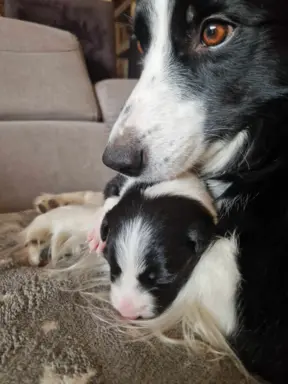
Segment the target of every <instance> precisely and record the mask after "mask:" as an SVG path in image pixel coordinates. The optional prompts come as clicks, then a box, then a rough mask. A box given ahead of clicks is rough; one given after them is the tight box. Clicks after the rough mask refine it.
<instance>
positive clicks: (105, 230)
mask: <svg viewBox="0 0 288 384" xmlns="http://www.w3.org/2000/svg"><path fill="white" fill-rule="evenodd" d="M108 235H109V223H108V219H107V215H105V216H104V219H103V220H102V223H101V227H100V237H101V240H102V241H103V242H104V241H106V240H107V237H108Z"/></svg>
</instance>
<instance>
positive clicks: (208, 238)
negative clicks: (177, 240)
mask: <svg viewBox="0 0 288 384" xmlns="http://www.w3.org/2000/svg"><path fill="white" fill-rule="evenodd" d="M215 233H216V226H215V224H214V222H213V219H212V218H211V219H210V218H209V217H207V218H205V219H204V220H199V222H197V223H196V224H192V225H191V226H190V228H189V230H188V234H187V235H188V244H189V247H191V249H193V252H195V253H196V254H202V253H203V252H204V251H205V250H206V249H207V248H208V246H209V245H210V244H211V242H212V240H213V237H214V236H215Z"/></svg>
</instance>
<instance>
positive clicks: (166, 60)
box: [109, 0, 205, 180]
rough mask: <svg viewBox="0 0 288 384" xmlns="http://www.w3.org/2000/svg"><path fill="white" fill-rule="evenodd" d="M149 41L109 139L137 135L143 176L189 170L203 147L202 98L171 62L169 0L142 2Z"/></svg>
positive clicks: (153, 177)
mask: <svg viewBox="0 0 288 384" xmlns="http://www.w3.org/2000/svg"><path fill="white" fill-rule="evenodd" d="M146 4H147V7H146V9H147V12H148V15H149V16H148V17H149V28H150V32H151V44H150V48H149V51H148V52H147V55H146V57H145V61H144V69H143V72H142V75H141V78H140V80H139V82H138V83H137V85H136V87H135V88H134V90H133V92H132V94H131V95H130V97H129V99H128V101H127V103H126V106H127V108H124V109H123V111H122V113H121V114H120V116H119V118H118V120H117V122H116V123H115V125H114V127H113V129H112V132H111V135H110V139H109V142H110V143H111V144H112V143H113V141H114V140H116V139H117V138H118V137H119V136H121V135H124V134H127V137H131V140H132V141H133V139H136V140H139V142H140V143H141V146H143V148H146V149H147V159H148V164H147V166H146V168H145V170H144V173H143V174H142V175H141V179H142V180H159V179H165V178H167V177H175V176H177V175H179V174H181V173H182V172H183V171H185V170H188V169H189V168H190V167H191V165H193V164H194V163H195V162H196V161H197V160H198V158H199V156H200V155H201V154H202V152H203V151H204V146H203V139H204V134H203V126H204V120H205V110H204V103H203V100H199V99H197V97H196V96H194V97H193V95H191V94H189V98H188V99H187V100H185V98H183V92H184V91H185V87H186V85H185V84H184V83H185V82H183V78H181V76H180V75H179V70H180V69H179V68H178V67H177V68H175V67H173V65H174V66H175V65H177V64H176V63H174V64H173V63H172V62H171V58H172V50H171V48H172V47H171V36H170V29H171V17H172V13H173V8H174V1H170V0H153V1H149V2H147V3H146ZM127 145H129V143H127Z"/></svg>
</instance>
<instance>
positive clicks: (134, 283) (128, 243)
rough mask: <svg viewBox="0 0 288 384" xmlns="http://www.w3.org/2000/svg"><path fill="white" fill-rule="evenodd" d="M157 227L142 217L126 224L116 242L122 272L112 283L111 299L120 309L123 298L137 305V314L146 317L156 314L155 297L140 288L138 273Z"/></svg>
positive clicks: (143, 267)
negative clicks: (154, 311)
mask: <svg viewBox="0 0 288 384" xmlns="http://www.w3.org/2000/svg"><path fill="white" fill-rule="evenodd" d="M152 231H153V229H152V228H151V227H150V226H149V225H148V224H147V223H145V222H144V221H143V219H142V218H141V217H137V218H136V219H134V220H131V221H129V222H128V223H127V224H125V225H124V226H123V228H122V230H121V231H120V233H119V235H118V237H117V239H116V241H115V244H116V250H115V252H116V259H117V262H118V264H119V267H120V268H121V271H122V273H121V275H120V277H119V278H118V279H116V280H115V282H114V283H113V284H111V302H112V305H113V306H114V307H115V308H116V309H117V310H119V306H120V304H121V301H122V300H123V299H125V300H126V299H128V300H130V301H131V303H132V304H133V306H134V309H135V314H137V316H142V317H143V318H149V317H152V316H153V307H154V299H153V296H151V295H150V294H149V293H148V292H145V291H144V290H142V289H141V288H140V285H139V282H138V276H139V274H141V273H142V272H143V271H144V270H145V259H144V257H145V254H146V253H147V251H148V250H149V248H151V239H152V234H153V232H152Z"/></svg>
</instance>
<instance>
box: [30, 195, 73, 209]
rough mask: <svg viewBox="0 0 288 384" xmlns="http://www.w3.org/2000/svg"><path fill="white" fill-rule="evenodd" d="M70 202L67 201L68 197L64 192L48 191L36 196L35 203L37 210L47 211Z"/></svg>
mask: <svg viewBox="0 0 288 384" xmlns="http://www.w3.org/2000/svg"><path fill="white" fill-rule="evenodd" d="M68 204H70V202H69V201H67V199H66V200H65V198H63V195H62V194H59V195H53V194H48V193H47V194H43V195H41V196H38V197H36V199H35V200H34V203H33V205H34V207H35V209H36V211H37V212H39V213H46V212H48V211H51V210H52V209H55V208H58V207H60V206H63V205H68Z"/></svg>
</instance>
